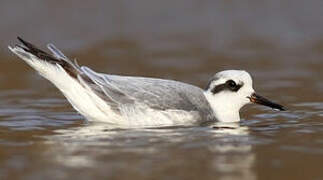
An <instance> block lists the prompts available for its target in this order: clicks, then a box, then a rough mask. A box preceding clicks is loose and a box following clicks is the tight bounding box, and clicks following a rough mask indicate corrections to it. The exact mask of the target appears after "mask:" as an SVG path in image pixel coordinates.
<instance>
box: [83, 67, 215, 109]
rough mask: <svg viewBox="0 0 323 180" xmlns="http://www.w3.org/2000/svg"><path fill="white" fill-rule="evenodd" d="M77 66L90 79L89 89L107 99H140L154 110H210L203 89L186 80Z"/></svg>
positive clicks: (119, 102)
mask: <svg viewBox="0 0 323 180" xmlns="http://www.w3.org/2000/svg"><path fill="white" fill-rule="evenodd" d="M81 70H82V72H84V74H85V75H86V77H88V78H89V79H90V80H91V81H92V82H93V83H92V84H93V85H92V89H93V90H94V91H95V92H96V93H99V94H104V95H105V97H107V99H106V101H107V102H108V103H111V102H112V103H115V104H119V105H120V104H127V103H130V104H131V103H140V104H145V105H147V106H148V107H150V108H153V109H158V110H169V109H174V110H184V111H198V112H200V111H210V108H209V105H208V102H207V101H206V99H205V97H204V95H203V90H202V89H200V88H199V87H196V86H193V85H190V84H186V83H182V82H177V81H172V80H163V79H155V78H143V77H128V76H117V75H107V74H101V73H96V72H94V71H92V70H91V69H90V68H88V67H85V66H83V67H81ZM101 97H102V96H101ZM206 113H207V112H206Z"/></svg>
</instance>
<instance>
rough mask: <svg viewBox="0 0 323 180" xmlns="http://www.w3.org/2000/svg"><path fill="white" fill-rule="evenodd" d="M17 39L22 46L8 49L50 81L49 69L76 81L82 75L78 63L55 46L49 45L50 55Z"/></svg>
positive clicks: (18, 45)
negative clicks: (62, 73) (64, 73)
mask: <svg viewBox="0 0 323 180" xmlns="http://www.w3.org/2000/svg"><path fill="white" fill-rule="evenodd" d="M17 38H18V40H19V41H20V42H21V44H17V45H15V46H14V47H11V46H9V47H8V48H9V49H10V50H11V51H12V52H13V53H15V54H16V55H17V56H19V57H20V58H21V59H23V60H24V61H25V62H26V63H28V64H29V65H30V66H32V67H33V68H34V69H35V70H36V71H38V72H39V73H40V74H41V75H43V76H44V77H45V78H47V79H49V77H48V76H49V73H50V71H49V69H55V68H56V70H59V69H60V70H61V71H65V72H66V73H67V74H68V75H69V76H71V77H72V78H76V79H77V76H78V74H80V73H81V71H80V68H79V66H78V65H77V63H76V62H75V63H73V62H72V61H71V60H69V59H68V58H67V57H66V56H65V55H64V54H63V53H62V52H61V51H60V50H58V49H57V48H56V47H55V46H54V45H53V44H48V45H47V47H48V49H49V50H50V51H51V52H52V54H48V53H46V52H44V51H42V50H40V49H39V48H37V47H36V46H35V45H33V44H31V43H29V42H27V41H25V40H23V39H22V38H20V37H17ZM57 68H58V69H57Z"/></svg>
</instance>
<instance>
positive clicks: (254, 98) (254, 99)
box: [248, 93, 286, 111]
mask: <svg viewBox="0 0 323 180" xmlns="http://www.w3.org/2000/svg"><path fill="white" fill-rule="evenodd" d="M248 98H249V99H250V101H251V102H253V103H256V104H261V105H264V106H268V107H271V108H273V109H277V110H280V111H286V109H285V108H284V106H282V105H279V104H276V103H273V102H271V101H269V100H268V99H266V98H264V97H261V96H259V95H258V94H256V93H253V94H252V95H251V96H250V97H248Z"/></svg>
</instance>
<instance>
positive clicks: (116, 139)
mask: <svg viewBox="0 0 323 180" xmlns="http://www.w3.org/2000/svg"><path fill="white" fill-rule="evenodd" d="M55 132H56V133H57V134H56V135H50V136H47V137H46V139H47V143H49V144H54V145H55V146H54V148H51V149H49V150H48V152H46V154H48V155H47V156H48V157H51V161H53V163H57V164H59V165H63V166H65V167H69V168H85V167H88V168H91V167H92V168H93V167H100V165H99V164H98V163H99V162H98V159H101V158H104V157H106V156H117V157H116V158H117V159H118V161H119V162H120V163H122V162H123V161H126V162H127V161H129V159H124V158H123V157H122V154H124V153H126V154H132V156H134V157H135V159H137V158H139V159H137V160H138V161H142V160H141V159H140V157H142V156H149V157H150V156H151V157H155V158H156V157H161V156H173V155H174V156H175V155H176V154H178V153H180V154H181V155H184V157H192V159H194V156H196V155H197V156H200V155H198V153H202V154H205V155H207V157H208V158H207V159H206V160H205V161H202V162H194V161H192V160H190V159H187V160H185V161H187V162H186V163H194V164H196V163H198V164H199V163H201V164H200V165H201V166H205V165H206V166H208V169H211V170H212V171H214V172H217V173H219V174H222V176H219V178H218V179H256V175H255V172H254V170H253V167H254V163H255V160H256V156H255V154H254V153H253V152H252V147H251V144H250V142H251V140H250V137H249V131H248V128H247V127H243V126H240V125H239V124H237V123H217V124H214V125H212V126H209V127H191V128H162V129H158V128H157V129H131V130H123V129H111V128H110V127H106V126H105V125H104V124H101V123H92V124H88V125H85V126H82V127H75V128H70V129H63V130H56V131H55ZM98 147H100V148H98ZM85 152H86V153H85ZM176 156H177V155H176ZM176 156H175V157H176ZM136 157H137V158H136ZM153 159H154V158H152V159H151V160H148V161H153ZM175 159H177V158H175ZM102 160H103V159H102ZM185 161H184V162H185ZM101 163H103V164H106V165H107V164H109V166H118V163H116V164H115V165H114V163H115V162H111V160H110V159H108V158H107V159H104V162H101ZM150 163H151V162H150ZM165 163H166V162H159V166H168V165H167V164H168V163H166V164H165ZM204 163H205V164H204ZM126 164H127V163H126ZM203 164H204V165H203ZM125 166H126V167H123V168H124V169H127V168H129V167H128V166H129V165H125ZM188 166H193V165H188ZM147 168H148V169H146V170H149V168H150V171H153V167H147ZM174 171H176V168H175V169H174ZM184 171H185V167H184ZM195 171H203V170H198V169H196V170H195Z"/></svg>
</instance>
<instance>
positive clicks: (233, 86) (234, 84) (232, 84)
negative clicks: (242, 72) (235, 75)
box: [226, 80, 237, 89]
mask: <svg viewBox="0 0 323 180" xmlns="http://www.w3.org/2000/svg"><path fill="white" fill-rule="evenodd" d="M226 84H227V85H228V86H229V88H230V89H234V88H235V87H236V86H237V84H236V83H235V82H234V81H233V80H228V81H227V82H226Z"/></svg>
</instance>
